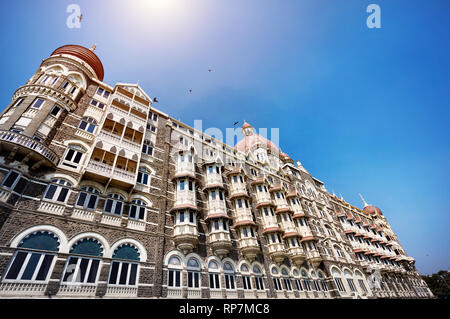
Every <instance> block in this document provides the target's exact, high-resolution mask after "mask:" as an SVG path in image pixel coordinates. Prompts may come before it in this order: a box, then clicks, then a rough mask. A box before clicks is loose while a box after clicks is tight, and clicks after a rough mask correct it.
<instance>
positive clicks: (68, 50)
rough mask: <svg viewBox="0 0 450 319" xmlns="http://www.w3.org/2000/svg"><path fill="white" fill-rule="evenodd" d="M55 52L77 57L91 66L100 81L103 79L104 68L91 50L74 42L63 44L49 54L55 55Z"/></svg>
mask: <svg viewBox="0 0 450 319" xmlns="http://www.w3.org/2000/svg"><path fill="white" fill-rule="evenodd" d="M57 54H67V55H72V56H74V57H77V58H79V59H81V60H83V61H84V62H86V63H87V64H89V65H90V66H91V68H92V69H93V70H94V72H95V74H96V75H97V78H98V79H99V80H100V81H103V77H104V76H105V73H104V70H103V64H102V61H100V59H99V58H98V56H97V55H96V54H95V53H94V52H93V51H92V50H89V49H87V48H85V47H82V46H81V45H76V44H69V45H64V46H62V47H59V48H57V49H56V50H55V51H53V53H52V54H51V55H50V56H53V55H57Z"/></svg>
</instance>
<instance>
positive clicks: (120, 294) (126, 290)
mask: <svg viewBox="0 0 450 319" xmlns="http://www.w3.org/2000/svg"><path fill="white" fill-rule="evenodd" d="M137 293H138V288H137V287H124V286H108V287H107V288H106V293H105V297H113V298H134V297H137Z"/></svg>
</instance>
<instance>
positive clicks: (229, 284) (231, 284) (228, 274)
mask: <svg viewBox="0 0 450 319" xmlns="http://www.w3.org/2000/svg"><path fill="white" fill-rule="evenodd" d="M223 271H224V276H225V288H226V289H236V286H235V278H234V268H233V266H232V265H231V264H230V263H228V262H226V263H224V265H223Z"/></svg>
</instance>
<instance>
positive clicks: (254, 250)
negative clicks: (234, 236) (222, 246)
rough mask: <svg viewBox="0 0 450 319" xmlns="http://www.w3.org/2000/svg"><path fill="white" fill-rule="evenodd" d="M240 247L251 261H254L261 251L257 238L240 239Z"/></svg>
mask: <svg viewBox="0 0 450 319" xmlns="http://www.w3.org/2000/svg"><path fill="white" fill-rule="evenodd" d="M238 247H239V250H240V251H241V253H242V254H243V255H244V257H245V258H246V259H247V260H249V261H253V260H254V259H255V258H256V256H257V255H258V253H259V251H260V249H259V244H258V240H257V239H256V238H255V237H246V238H240V239H238Z"/></svg>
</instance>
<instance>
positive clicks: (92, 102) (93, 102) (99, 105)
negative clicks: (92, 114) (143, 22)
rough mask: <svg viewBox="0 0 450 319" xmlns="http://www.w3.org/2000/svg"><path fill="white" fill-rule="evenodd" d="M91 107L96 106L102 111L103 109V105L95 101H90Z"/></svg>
mask: <svg viewBox="0 0 450 319" xmlns="http://www.w3.org/2000/svg"><path fill="white" fill-rule="evenodd" d="M91 105H93V106H96V107H98V108H99V109H102V110H103V109H104V108H105V104H103V103H100V102H99V101H96V100H91Z"/></svg>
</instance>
